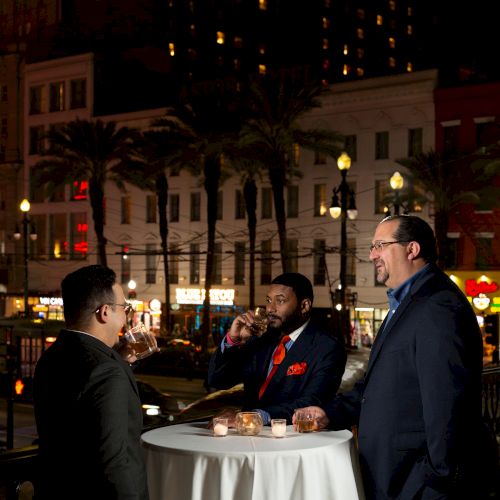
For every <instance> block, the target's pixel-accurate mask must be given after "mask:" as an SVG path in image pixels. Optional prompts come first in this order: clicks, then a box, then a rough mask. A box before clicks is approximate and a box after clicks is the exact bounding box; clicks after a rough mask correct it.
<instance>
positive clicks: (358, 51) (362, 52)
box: [356, 48, 365, 59]
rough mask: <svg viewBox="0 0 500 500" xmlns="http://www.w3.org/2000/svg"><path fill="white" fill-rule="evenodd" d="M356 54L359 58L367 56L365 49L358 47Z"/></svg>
mask: <svg viewBox="0 0 500 500" xmlns="http://www.w3.org/2000/svg"><path fill="white" fill-rule="evenodd" d="M356 55H357V56H358V59H363V57H365V49H362V48H359V49H357V50H356Z"/></svg>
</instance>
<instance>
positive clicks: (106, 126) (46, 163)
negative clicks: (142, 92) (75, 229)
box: [34, 119, 137, 265]
mask: <svg viewBox="0 0 500 500" xmlns="http://www.w3.org/2000/svg"><path fill="white" fill-rule="evenodd" d="M136 135H137V132H136V131H135V130H133V129H130V128H128V127H120V128H118V127H117V124H116V122H114V121H110V122H107V123H104V122H103V121H102V120H96V121H88V120H80V119H76V120H73V121H70V122H68V123H66V124H64V125H63V126H62V127H58V128H54V129H52V130H50V131H49V132H48V134H47V137H48V139H49V142H50V145H49V147H48V149H47V150H46V151H44V152H43V153H42V155H43V158H42V159H41V160H40V161H38V162H37V163H36V165H35V166H34V176H35V180H36V181H37V183H38V184H39V185H47V188H48V189H49V191H50V190H51V189H53V188H55V187H57V186H61V185H64V184H70V183H72V182H74V181H75V180H77V181H84V180H86V181H88V184H89V188H88V189H89V198H90V205H91V207H92V218H93V220H94V231H95V234H96V238H97V256H98V262H99V263H100V264H102V265H107V257H106V238H105V236H104V187H105V184H106V182H107V181H112V182H114V183H115V184H116V185H117V187H118V188H119V189H121V190H124V182H123V177H122V173H123V170H124V168H125V165H126V164H127V161H128V160H129V159H130V158H131V157H132V156H133V154H134V151H133V150H134V146H133V144H134V139H135V137H136Z"/></svg>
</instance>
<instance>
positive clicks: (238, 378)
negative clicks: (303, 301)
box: [208, 322, 346, 423]
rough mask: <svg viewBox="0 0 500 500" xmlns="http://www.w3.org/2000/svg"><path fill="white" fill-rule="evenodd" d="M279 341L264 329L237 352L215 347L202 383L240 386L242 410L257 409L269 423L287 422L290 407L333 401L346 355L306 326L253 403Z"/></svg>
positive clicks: (331, 340) (311, 326)
mask: <svg viewBox="0 0 500 500" xmlns="http://www.w3.org/2000/svg"><path fill="white" fill-rule="evenodd" d="M279 338H280V333H279V332H276V331H271V330H268V331H267V332H266V333H265V334H264V335H263V336H262V337H260V338H252V339H250V340H249V341H248V342H247V343H246V344H245V345H243V346H241V347H236V346H233V347H228V348H226V349H225V350H224V352H222V351H221V348H220V347H219V348H218V349H217V351H216V352H215V353H214V354H213V356H212V358H211V360H210V366H209V371H208V383H209V385H210V386H212V387H216V388H217V389H227V388H229V387H232V386H233V385H235V384H238V383H241V382H243V383H244V394H245V398H244V409H248V410H250V409H255V408H259V409H262V410H265V411H267V412H268V413H269V414H270V415H271V417H272V418H286V419H287V421H288V423H291V421H292V416H293V411H294V410H295V409H296V408H302V407H304V406H310V405H321V404H322V403H324V402H326V401H327V400H330V399H332V398H333V397H334V396H335V394H336V392H337V389H338V387H339V385H340V382H341V380H342V375H343V373H344V369H345V363H346V353H345V350H344V348H343V347H342V345H341V344H340V343H339V342H338V341H336V340H335V339H334V338H333V337H332V336H331V335H329V334H328V333H326V332H324V331H322V330H321V329H319V328H318V327H317V326H315V325H314V324H313V323H312V322H310V323H309V324H308V325H307V327H306V328H305V329H304V331H303V332H302V333H301V334H300V335H299V338H298V339H297V340H296V341H295V342H294V344H293V345H292V347H291V348H290V349H289V351H288V352H287V354H286V356H285V359H284V360H283V362H282V363H281V364H280V366H279V368H278V370H277V371H276V373H275V374H274V376H273V378H272V379H271V381H270V383H269V385H268V387H267V389H266V391H265V392H264V394H263V396H262V399H260V400H259V390H260V387H261V386H262V384H263V383H264V381H265V380H266V377H267V370H268V368H269V363H270V362H271V358H272V354H273V351H274V349H275V348H276V346H277V345H278V343H279ZM301 363H304V364H303V365H301ZM291 367H292V368H291ZM291 372H295V373H297V374H295V375H294V374H291Z"/></svg>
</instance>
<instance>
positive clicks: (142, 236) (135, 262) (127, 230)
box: [10, 55, 437, 333]
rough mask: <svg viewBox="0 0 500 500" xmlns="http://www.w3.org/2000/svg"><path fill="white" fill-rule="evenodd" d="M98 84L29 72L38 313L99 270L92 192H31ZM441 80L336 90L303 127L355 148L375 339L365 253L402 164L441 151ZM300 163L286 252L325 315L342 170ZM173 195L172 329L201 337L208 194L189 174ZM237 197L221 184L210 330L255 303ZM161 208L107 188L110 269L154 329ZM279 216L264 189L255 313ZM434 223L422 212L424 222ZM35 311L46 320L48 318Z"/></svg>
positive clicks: (75, 70) (360, 244)
mask: <svg viewBox="0 0 500 500" xmlns="http://www.w3.org/2000/svg"><path fill="white" fill-rule="evenodd" d="M92 74H93V67H92V57H91V56H90V55H83V56H75V57H70V58H65V59H61V60H58V61H48V62H45V63H36V64H33V65H28V66H27V69H26V89H25V97H26V100H27V102H30V107H29V108H27V109H26V113H25V117H24V120H25V124H26V127H25V128H26V131H25V136H26V141H25V144H26V146H25V157H26V162H25V172H24V173H25V176H24V178H25V180H26V182H25V193H26V195H27V196H28V195H29V197H30V200H31V201H32V210H31V213H30V218H31V219H32V220H33V221H34V223H35V225H36V228H37V233H38V235H39V236H38V239H37V241H36V243H35V244H34V245H32V250H33V252H34V253H33V260H31V261H30V267H29V276H30V289H31V295H32V298H31V301H32V303H33V305H35V304H38V303H40V301H41V299H40V297H43V298H44V299H43V301H44V302H47V297H49V298H50V297H53V298H55V297H57V295H58V288H59V282H60V279H61V278H62V277H63V276H64V275H65V274H66V273H67V272H69V271H71V270H72V269H75V268H76V267H78V266H80V265H82V264H84V263H93V262H95V261H96V245H95V241H94V236H93V229H92V224H91V212H90V207H89V204H88V202H87V201H86V199H85V198H86V192H85V186H72V187H71V189H70V188H69V187H66V188H64V189H61V190H59V191H56V192H55V193H54V194H53V197H52V199H50V200H48V199H46V197H45V194H44V193H43V192H40V191H39V190H38V191H37V190H35V189H31V190H30V189H29V179H30V169H31V166H32V165H33V164H34V163H35V162H36V161H37V159H38V158H39V156H38V155H37V152H38V150H37V147H38V146H39V145H40V142H39V138H40V137H41V134H42V132H43V131H45V130H47V129H48V127H51V126H56V125H57V124H59V123H63V122H65V121H68V120H71V119H73V118H75V117H77V116H78V117H80V118H90V117H92V113H91V110H92V92H91V89H92V88H93V86H92ZM436 78H437V75H436V72H435V71H429V72H417V73H413V74H406V75H400V76H391V77H383V78H378V79H371V80H364V81H358V82H351V83H344V84H339V85H336V86H333V87H332V92H331V94H330V95H329V96H328V97H327V98H326V99H325V101H324V103H323V106H322V107H321V108H319V109H317V110H315V111H313V112H311V114H310V115H308V116H307V118H305V119H304V126H306V127H323V128H329V129H331V130H336V131H338V132H340V133H342V134H344V135H345V136H346V137H347V144H348V146H349V153H350V155H351V158H352V165H351V169H350V171H349V173H348V182H349V184H350V186H351V188H352V189H353V190H354V192H355V194H356V203H357V208H358V213H359V216H358V218H357V219H356V220H355V221H349V222H348V241H347V244H348V249H349V257H348V262H347V283H348V285H349V290H348V296H349V297H351V298H352V297H355V296H357V304H356V306H357V310H356V313H355V312H354V308H353V309H352V319H353V320H356V321H357V324H358V325H359V326H360V327H362V328H363V331H365V332H369V333H370V332H372V331H373V330H374V329H376V327H377V325H378V323H379V322H380V320H381V318H382V317H383V315H384V313H385V309H386V297H385V291H384V288H383V287H380V286H377V285H376V283H375V279H374V271H373V266H372V264H371V263H370V262H369V259H368V247H369V244H370V241H371V237H372V233H373V230H374V226H375V225H376V223H377V222H378V221H379V220H380V219H381V218H382V217H383V213H384V205H385V204H386V203H387V197H386V194H387V192H388V191H389V190H390V188H389V177H390V176H391V175H392V173H393V172H394V171H395V170H397V169H399V167H398V166H397V165H396V163H395V159H397V158H400V157H406V156H408V155H410V154H414V153H415V152H418V151H419V150H425V149H429V148H431V147H433V146H434V104H433V91H434V88H435V86H436ZM84 81H85V82H86V84H83V82H84ZM82 88H85V89H86V91H85V93H84V95H85V98H83V100H82V97H79V98H78V99H77V101H78V103H79V105H78V106H77V107H75V106H73V105H72V104H71V103H72V102H74V101H75V95H73V92H75V91H77V89H79V90H78V95H80V96H81V90H82ZM51 96H52V97H51ZM52 99H55V102H52ZM51 102H52V104H51ZM164 113H165V109H162V108H159V109H157V110H150V111H144V112H137V113H129V114H125V115H123V114H122V115H109V116H105V117H101V118H102V119H104V120H115V121H117V122H118V123H119V124H120V125H127V126H135V127H137V128H145V127H147V126H148V125H149V123H150V121H151V120H152V119H154V118H156V117H159V116H161V115H162V114H164ZM297 159H298V166H299V169H300V170H301V172H302V173H303V176H302V178H297V179H293V180H292V182H291V183H290V185H289V186H287V188H286V205H287V233H288V240H289V241H288V249H289V252H290V253H291V255H293V256H294V258H293V263H292V267H294V268H295V269H296V270H298V271H299V272H302V273H304V274H306V275H307V276H309V278H310V279H311V280H312V281H313V282H314V285H315V291H316V299H315V306H316V307H317V308H318V310H322V311H323V313H324V314H325V315H328V314H329V313H330V312H331V310H332V309H331V308H332V299H331V297H332V293H331V292H334V291H335V289H336V288H337V285H338V284H339V265H340V259H339V246H340V223H339V221H336V220H334V219H332V218H331V217H330V216H329V212H328V208H329V206H330V199H331V198H330V197H331V194H332V190H333V188H334V187H335V186H337V185H338V184H339V183H340V174H339V171H338V168H337V166H336V163H335V159H331V158H324V157H321V156H318V155H313V154H312V153H309V152H307V151H299V152H298V157H297ZM169 188H170V189H169V210H168V217H169V245H170V250H171V254H170V282H171V285H172V286H171V296H170V302H171V303H172V304H173V305H174V306H173V316H174V321H175V322H177V323H179V324H180V325H182V326H186V327H188V328H196V327H197V326H199V322H200V319H201V318H200V309H201V306H200V304H199V302H200V301H201V299H200V297H201V289H202V288H203V276H204V269H203V268H204V260H205V257H204V252H205V251H206V244H207V238H206V230H207V228H206V210H205V206H206V194H205V192H204V190H203V188H202V187H201V186H200V184H199V180H198V179H197V178H195V177H193V176H192V175H191V174H189V173H188V172H187V171H181V172H180V174H179V175H177V176H170V177H169ZM241 189H242V187H241V179H239V178H238V177H235V176H233V177H231V178H229V179H227V180H226V181H225V183H224V185H223V187H222V189H221V193H220V197H219V217H218V221H217V241H216V252H217V258H216V264H215V267H216V269H215V280H214V285H213V287H214V288H215V289H217V290H218V292H215V293H216V295H217V296H218V298H219V306H220V307H219V308H218V309H217V308H215V309H214V311H213V315H214V322H215V323H216V324H221V325H223V324H224V321H227V318H228V316H231V314H232V312H233V311H234V309H232V307H233V306H234V307H237V308H239V307H246V306H247V305H248V302H249V296H248V293H249V292H248V278H249V277H248V268H247V267H248V266H247V263H248V233H247V227H246V220H245V213H244V209H243V206H242V195H241ZM410 189H411V186H410ZM75 194H77V196H75ZM155 207H156V205H155V197H154V195H153V193H146V192H143V191H140V190H139V189H138V188H135V187H132V186H130V187H129V188H128V190H127V192H126V193H123V192H120V191H119V190H118V189H117V188H116V187H115V186H113V185H111V184H109V185H107V186H106V226H105V236H106V238H107V240H108V245H107V250H108V259H109V262H108V264H109V265H110V266H111V267H113V268H114V269H115V270H116V272H117V274H118V276H119V277H120V281H121V282H122V283H123V285H124V286H125V289H126V287H127V286H128V282H129V281H130V280H131V279H133V280H134V281H135V282H136V284H137V287H136V289H135V294H136V299H137V301H138V306H139V310H140V313H141V314H144V315H145V316H146V317H147V316H148V315H149V316H150V321H152V322H154V321H155V318H157V317H158V316H157V314H158V311H157V309H155V307H156V304H157V302H158V300H159V301H161V302H162V301H163V300H164V298H163V296H164V294H163V280H164V276H163V272H162V269H163V266H162V260H161V259H162V257H161V254H160V251H159V249H160V244H159V231H158V225H157V219H156V217H157V216H156V211H155ZM413 209H414V210H422V207H413ZM273 211H274V210H273V205H272V193H271V188H270V184H269V183H268V182H267V181H266V180H264V181H263V182H262V183H261V184H260V185H259V207H258V226H257V242H258V249H259V250H260V256H259V258H258V259H257V272H256V280H257V283H256V285H257V286H256V300H257V302H259V301H260V300H262V299H263V298H264V295H265V292H266V289H267V286H268V284H269V282H270V280H271V278H272V277H273V276H275V275H276V274H278V273H279V272H281V266H280V263H279V259H277V258H275V257H277V255H278V252H277V251H278V249H279V246H278V238H277V230H276V223H275V219H274V217H273ZM427 213H428V208H427V207H426V206H424V207H423V212H422V214H423V215H424V216H427V215H426V214H427ZM82 228H84V231H82ZM82 242H86V243H87V245H82V244H81V243H82ZM82 249H88V251H82ZM14 299H15V298H14V297H12V298H11V304H10V311H12V310H13V308H14ZM154 299H157V300H154ZM49 302H50V300H49ZM52 302H54V304H53V306H52V308H51V311H50V314H51V315H54V316H56V315H57V313H58V310H59V308H58V307H57V300H53V301H52ZM151 307H153V309H151ZM35 310H37V311H39V312H44V313H45V314H48V313H49V311H48V310H47V308H44V307H40V306H36V307H35ZM217 318H220V320H217ZM218 321H219V322H218Z"/></svg>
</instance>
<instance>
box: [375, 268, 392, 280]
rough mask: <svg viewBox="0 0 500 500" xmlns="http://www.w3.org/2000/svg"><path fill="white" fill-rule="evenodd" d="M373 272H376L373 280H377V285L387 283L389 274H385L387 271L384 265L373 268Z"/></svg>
mask: <svg viewBox="0 0 500 500" xmlns="http://www.w3.org/2000/svg"><path fill="white" fill-rule="evenodd" d="M375 270H376V272H377V275H376V278H375V279H376V280H377V283H380V284H382V285H385V284H386V283H387V280H388V279H389V273H388V272H387V269H386V268H385V266H384V265H382V266H375Z"/></svg>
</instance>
